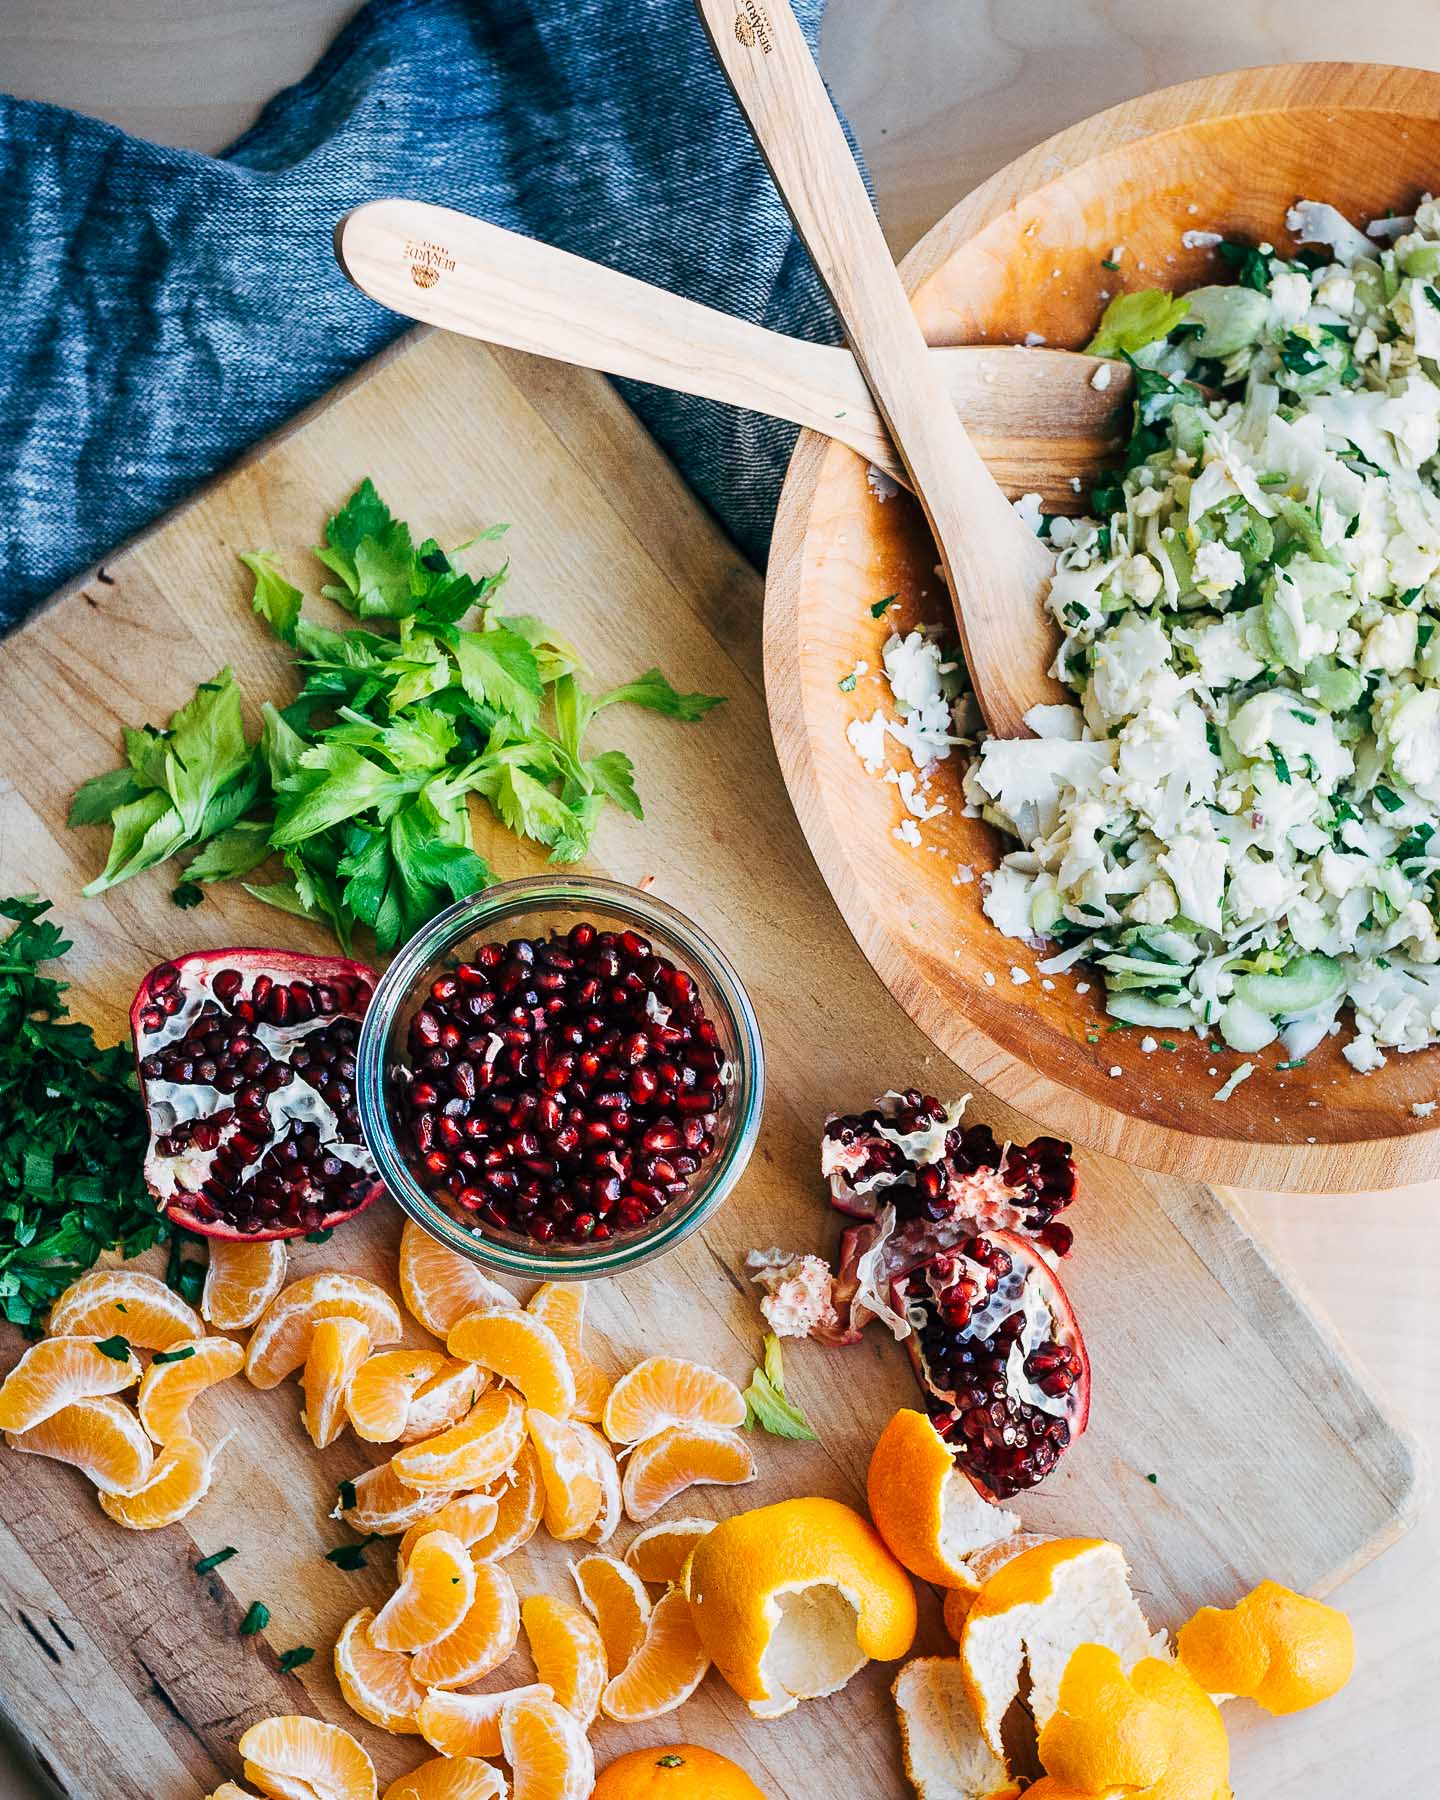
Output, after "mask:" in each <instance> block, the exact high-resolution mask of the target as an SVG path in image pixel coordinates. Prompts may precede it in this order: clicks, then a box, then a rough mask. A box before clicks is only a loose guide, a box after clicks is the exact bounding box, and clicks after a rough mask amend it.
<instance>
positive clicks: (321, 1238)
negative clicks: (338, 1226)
mask: <svg viewBox="0 0 1440 1800" xmlns="http://www.w3.org/2000/svg"><path fill="white" fill-rule="evenodd" d="M334 1235H335V1227H334V1226H333V1225H331V1226H328V1227H327V1228H326V1229H325V1230H324V1231H307V1232H306V1233H305V1242H306V1243H307V1244H328V1243H329V1242H330V1240H331V1238H332V1237H334Z"/></svg>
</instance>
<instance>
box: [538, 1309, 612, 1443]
mask: <svg viewBox="0 0 1440 1800" xmlns="http://www.w3.org/2000/svg"><path fill="white" fill-rule="evenodd" d="M525 1310H526V1312H529V1313H533V1314H534V1315H535V1317H536V1318H537V1319H541V1320H543V1321H544V1323H545V1324H547V1325H548V1326H549V1327H550V1329H551V1330H552V1331H553V1332H554V1333H555V1335H556V1337H557V1338H559V1340H560V1342H561V1344H562V1346H563V1347H564V1350H565V1357H566V1360H567V1361H568V1362H569V1364H570V1373H571V1375H572V1376H573V1377H574V1378H575V1405H574V1407H573V1408H572V1409H571V1417H572V1418H576V1419H584V1420H585V1421H586V1422H587V1423H589V1424H592V1425H598V1424H599V1422H600V1420H601V1419H602V1418H604V1416H605V1402H606V1401H607V1400H608V1399H609V1398H610V1389H611V1387H612V1386H613V1383H612V1382H611V1380H610V1377H609V1376H608V1375H607V1374H606V1373H605V1371H604V1370H603V1369H602V1368H600V1367H599V1366H598V1365H597V1364H595V1363H593V1362H592V1361H591V1360H590V1358H589V1357H588V1356H587V1355H586V1354H585V1348H584V1341H583V1337H584V1329H585V1283H584V1282H583V1281H542V1282H541V1284H540V1286H539V1287H538V1288H536V1290H535V1292H534V1293H533V1294H532V1295H531V1296H530V1298H529V1300H528V1301H527V1302H526V1306H525Z"/></svg>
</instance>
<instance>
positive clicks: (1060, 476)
mask: <svg viewBox="0 0 1440 1800" xmlns="http://www.w3.org/2000/svg"><path fill="white" fill-rule="evenodd" d="M335 254H336V256H337V258H338V259H339V262H340V266H341V268H342V269H343V270H344V272H345V273H346V275H348V276H349V278H350V280H351V281H353V282H354V283H355V285H356V287H358V288H359V289H360V290H361V291H362V292H363V293H366V294H368V295H369V296H370V298H371V299H372V300H378V301H379V302H380V304H381V305H382V306H388V307H389V308H390V310H391V311H392V312H398V313H402V314H403V315H404V316H405V317H406V318H407V319H418V320H420V321H421V322H422V323H423V324H426V325H438V326H441V327H442V328H443V329H444V330H446V331H454V332H458V333H460V334H461V335H462V336H465V337H475V338H482V339H484V341H485V342H486V343H489V344H504V345H505V346H506V347H507V348H508V349H511V350H526V351H530V352H531V353H532V354H535V355H538V356H549V357H552V358H554V359H555V360H556V361H557V362H568V363H578V364H579V365H580V367H581V368H585V369H600V370H603V371H604V373H605V374H607V375H618V376H620V377H622V379H626V380H630V381H648V382H653V383H654V384H655V385H656V386H657V387H666V388H673V389H676V390H677V391H678V392H680V393H683V394H699V395H701V396H702V397H703V398H705V399H707V400H723V401H726V402H728V403H729V404H730V405H731V406H744V407H748V408H749V409H750V410H751V411H752V412H763V413H769V414H771V415H772V416H773V417H775V418H777V419H789V420H790V421H791V422H792V423H794V424H796V425H806V426H809V428H810V429H811V430H812V431H822V432H824V433H825V434H826V436H828V437H832V438H838V439H839V441H840V442H841V443H843V444H848V445H849V446H850V447H851V449H852V450H858V451H859V453H860V455H861V456H863V457H865V459H866V460H867V461H868V462H871V463H873V464H874V465H875V467H876V468H877V469H879V470H881V471H882V473H884V474H886V475H888V476H890V477H891V479H892V480H895V481H898V482H901V483H902V484H903V485H904V486H906V487H908V486H909V485H910V477H909V475H908V473H907V472H906V469H905V465H904V463H903V462H901V460H900V457H899V454H898V452H897V451H896V449H895V446H894V444H893V443H892V442H891V441H890V433H889V432H888V431H887V430H886V427H885V422H884V420H883V419H882V418H881V417H880V414H879V412H878V410H877V409H876V406H875V402H874V400H873V399H872V398H871V396H870V390H869V388H868V387H866V385H865V377H864V376H863V375H862V374H861V373H860V368H859V365H858V364H857V363H856V361H855V358H854V357H853V356H852V355H851V354H850V352H849V351H848V350H843V349H838V348H834V347H832V346H830V345H826V344H811V343H807V342H806V341H805V340H804V339H803V338H792V337H786V336H785V335H784V333H783V332H779V331H767V330H766V329H765V328H764V326H762V325H752V324H750V323H749V322H748V321H747V320H745V319H737V318H735V317H733V316H732V315H731V314H730V313H724V312H717V311H716V309H715V308H714V307H711V306H701V305H700V304H699V303H698V302H697V301H694V300H686V299H683V298H682V297H681V296H680V295H679V294H672V293H669V292H668V291H667V290H666V289H665V288H659V287H654V286H652V285H651V284H650V283H649V282H646V281H637V280H636V279H635V277H634V276H632V275H622V274H620V273H619V272H618V271H617V270H615V269H608V268H606V267H605V266H604V264H603V263H593V262H588V261H586V259H585V258H584V257H582V256H572V255H571V254H570V252H569V251H568V250H556V249H554V248H553V247H552V246H551V245H549V244H542V243H538V242H537V241H536V240H535V239H534V238H528V237H522V236H521V235H520V233H519V232H515V231H506V230H504V229H503V227H501V226H499V225H488V224H486V223H485V221H484V220H483V219H476V218H472V217H471V215H470V214H468V213H462V212H455V211H452V210H451V209H450V208H449V207H446V206H432V205H430V204H429V203H427V202H425V201H423V200H371V201H369V202H367V204H365V205H364V206H358V207H356V209H355V210H354V212H352V213H349V214H347V215H346V217H345V218H343V219H342V220H341V221H340V223H339V225H338V226H337V227H336V229H335ZM927 368H928V370H929V378H930V380H931V381H933V382H935V383H937V385H938V386H939V387H940V389H941V391H942V392H944V393H946V394H948V395H949V397H950V402H951V404H952V405H953V406H954V407H955V409H956V410H957V411H958V412H959V414H960V417H961V418H962V419H963V420H964V422H965V426H966V429H967V430H968V431H969V433H970V435H971V438H972V439H973V441H974V443H975V447H976V449H977V450H978V451H979V453H980V456H981V458H982V460H983V461H984V463H985V465H986V467H987V468H988V469H989V470H990V473H991V474H992V475H993V476H994V478H995V479H996V481H998V482H999V484H1000V486H1001V487H1002V488H1003V489H1004V491H1005V493H1006V494H1007V495H1009V496H1010V497H1011V498H1012V499H1013V498H1017V497H1018V496H1019V495H1021V494H1032V493H1033V494H1039V496H1040V501H1041V505H1042V506H1043V508H1044V510H1045V511H1046V512H1047V513H1077V512H1082V511H1083V510H1084V508H1085V504H1086V497H1087V496H1088V494H1089V490H1090V488H1091V486H1092V485H1093V483H1094V481H1095V480H1096V478H1097V477H1098V476H1099V475H1100V474H1101V473H1102V472H1103V471H1104V470H1106V469H1107V468H1110V467H1112V466H1113V465H1114V464H1115V463H1116V462H1118V460H1119V457H1120V453H1121V450H1122V448H1123V446H1124V443H1125V439H1126V437H1127V436H1128V433H1129V428H1130V400H1131V395H1132V381H1133V377H1132V374H1131V370H1130V367H1129V365H1128V364H1126V363H1123V362H1112V361H1110V360H1109V359H1108V358H1106V357H1100V356H1085V355H1082V354H1081V353H1080V352H1078V351H1075V350H1041V349H1026V348H1023V347H1021V346H1019V345H1008V344H962V345H957V346H954V347H947V348H943V349H933V348H932V349H930V350H929V352H928V363H927ZM1100 369H1105V370H1107V371H1108V374H1106V375H1105V376H1103V377H1102V378H1101V379H1102V385H1101V387H1099V388H1097V387H1095V386H1094V385H1093V379H1094V377H1095V374H1096V372H1097V370H1100Z"/></svg>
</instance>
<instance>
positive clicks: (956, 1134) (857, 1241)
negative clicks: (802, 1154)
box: [816, 1089, 1090, 1500]
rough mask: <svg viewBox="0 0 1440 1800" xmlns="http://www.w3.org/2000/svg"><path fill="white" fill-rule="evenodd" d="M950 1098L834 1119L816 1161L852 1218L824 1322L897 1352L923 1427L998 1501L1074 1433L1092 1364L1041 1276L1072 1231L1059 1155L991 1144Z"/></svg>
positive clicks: (841, 1339) (909, 1099)
mask: <svg viewBox="0 0 1440 1800" xmlns="http://www.w3.org/2000/svg"><path fill="white" fill-rule="evenodd" d="M964 1110H965V1102H964V1101H963V1100H957V1101H952V1102H951V1103H949V1104H948V1105H946V1104H942V1102H940V1101H939V1100H937V1099H935V1098H934V1097H933V1096H931V1095H929V1094H922V1093H920V1092H919V1091H918V1090H916V1089H907V1090H906V1091H905V1092H904V1093H890V1094H886V1095H885V1096H884V1098H883V1099H881V1100H880V1101H878V1102H877V1103H876V1105H875V1106H873V1107H871V1108H869V1109H868V1110H867V1111H865V1112H862V1113H852V1114H847V1115H844V1116H841V1117H837V1118H832V1119H831V1120H829V1122H828V1123H827V1124H826V1127H825V1135H824V1138H823V1140H822V1142H821V1151H820V1166H821V1170H822V1172H823V1174H824V1175H825V1177H826V1180H827V1181H828V1183H829V1187H830V1198H831V1203H832V1204H833V1205H834V1207H835V1208H836V1210H837V1211H839V1212H842V1213H844V1214H845V1215H846V1216H847V1217H848V1218H850V1219H853V1220H855V1221H856V1223H854V1224H852V1225H851V1226H850V1227H849V1228H848V1229H847V1230H846V1232H845V1234H844V1236H843V1238H842V1240H841V1255H840V1266H839V1269H838V1271H837V1273H836V1276H835V1279H834V1283H833V1286H832V1290H831V1297H832V1302H833V1317H834V1318H835V1320H836V1321H837V1323H836V1324H834V1325H830V1324H827V1325H826V1326H824V1327H823V1328H822V1329H821V1330H819V1331H817V1333H816V1335H817V1336H822V1337H825V1338H827V1339H828V1340H829V1341H831V1342H838V1343H854V1342H856V1341H857V1340H858V1339H859V1337H860V1335H861V1333H862V1332H863V1330H864V1328H865V1326H866V1325H867V1324H868V1323H869V1322H870V1320H871V1319H872V1318H876V1317H878V1318H880V1319H882V1320H883V1321H884V1322H885V1324H886V1325H887V1326H888V1327H889V1328H890V1330H891V1332H892V1333H893V1334H894V1335H895V1337H897V1338H898V1339H901V1340H902V1341H904V1342H905V1344H906V1346H907V1348H908V1350H909V1352H910V1356H911V1360H912V1361H913V1363H914V1365H915V1372H916V1374H917V1376H918V1377H919V1380H920V1384H921V1386H922V1387H923V1389H924V1390H925V1404H926V1408H927V1410H928V1412H929V1413H930V1416H931V1418H932V1419H933V1420H934V1422H935V1425H936V1428H937V1430H939V1431H940V1433H941V1435H942V1436H943V1437H944V1438H945V1439H946V1440H947V1442H948V1443H949V1444H950V1445H951V1447H952V1449H953V1450H954V1452H955V1457H956V1461H957V1462H958V1463H959V1465H960V1467H961V1468H963V1469H964V1471H965V1473H966V1474H967V1475H968V1476H969V1477H970V1479H971V1480H972V1481H973V1482H974V1484H975V1486H976V1487H977V1488H978V1489H979V1490H980V1491H981V1492H982V1493H983V1494H985V1495H986V1497H987V1498H989V1499H993V1500H1003V1499H1005V1498H1007V1497H1008V1496H1010V1495H1012V1494H1016V1493H1019V1492H1020V1491H1021V1490H1023V1489H1025V1488H1030V1487H1034V1486H1035V1485H1036V1483H1037V1482H1040V1481H1043V1480H1044V1478H1045V1477H1046V1475H1048V1474H1049V1473H1050V1471H1051V1470H1052V1469H1053V1468H1054V1467H1055V1464H1056V1463H1057V1462H1058V1461H1059V1459H1060V1457H1061V1456H1062V1455H1063V1454H1064V1452H1065V1451H1066V1450H1067V1449H1068V1448H1069V1447H1070V1445H1071V1444H1072V1443H1073V1442H1074V1441H1075V1439H1076V1438H1077V1437H1079V1436H1080V1434H1081V1432H1083V1431H1084V1429H1085V1425H1086V1422H1087V1420H1088V1419H1089V1415H1090V1363H1089V1358H1088V1357H1087V1355H1086V1352H1085V1342H1084V1339H1083V1337H1082V1336H1081V1333H1080V1328H1079V1326H1078V1325H1077V1324H1076V1322H1075V1312H1074V1308H1073V1307H1072V1306H1071V1304H1070V1300H1069V1296H1068V1295H1067V1294H1066V1292H1065V1289H1064V1287H1063V1285H1062V1284H1061V1281H1060V1278H1059V1276H1058V1275H1057V1274H1056V1273H1055V1265H1056V1264H1057V1263H1058V1262H1059V1261H1060V1260H1061V1258H1063V1257H1065V1256H1068V1255H1069V1253H1070V1250H1071V1248H1072V1245H1073V1241H1074V1238H1073V1233H1072V1232H1071V1230H1070V1227H1069V1226H1068V1225H1067V1224H1065V1223H1063V1222H1062V1221H1061V1220H1060V1219H1059V1218H1058V1217H1057V1215H1058V1214H1059V1213H1061V1212H1063V1211H1064V1210H1065V1208H1066V1207H1067V1206H1069V1205H1070V1203H1071V1201H1072V1200H1073V1199H1074V1198H1075V1188H1076V1182H1075V1165H1074V1163H1073V1161H1072V1160H1071V1156H1070V1146H1069V1145H1068V1144H1063V1143H1061V1142H1060V1140H1059V1139H1058V1138H1050V1137H1041V1138H1036V1139H1035V1141H1034V1142H1033V1143H1031V1144H1029V1145H1021V1144H1007V1145H1005V1146H1004V1147H1003V1148H1002V1147H1001V1145H1000V1144H999V1143H998V1142H997V1141H996V1139H995V1135H994V1133H993V1132H992V1131H991V1130H990V1128H989V1126H988V1125H978V1124H977V1125H964V1124H962V1123H961V1117H962V1115H963V1113H964Z"/></svg>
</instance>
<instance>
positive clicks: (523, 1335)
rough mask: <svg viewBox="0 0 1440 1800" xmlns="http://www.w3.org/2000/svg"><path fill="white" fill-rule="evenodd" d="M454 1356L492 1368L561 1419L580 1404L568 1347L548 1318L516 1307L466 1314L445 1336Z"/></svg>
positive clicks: (534, 1403)
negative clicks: (564, 1345)
mask: <svg viewBox="0 0 1440 1800" xmlns="http://www.w3.org/2000/svg"><path fill="white" fill-rule="evenodd" d="M445 1347H446V1349H447V1350H448V1351H449V1352H450V1354H451V1355H452V1356H458V1357H459V1358H460V1359H461V1360H462V1361H463V1362H472V1363H477V1364H478V1365H479V1366H480V1367H481V1368H482V1369H489V1370H490V1372H491V1373H492V1374H493V1375H495V1376H497V1377H498V1378H499V1379H500V1380H501V1381H507V1382H509V1384H510V1385H511V1387H513V1388H518V1389H519V1391H520V1393H521V1394H522V1395H523V1396H524V1398H525V1404H526V1405H527V1406H534V1407H538V1408H539V1410H540V1411H541V1412H547V1413H550V1414H552V1415H553V1416H554V1417H555V1418H557V1419H564V1418H568V1417H569V1415H570V1412H571V1411H572V1409H573V1408H574V1405H575V1377H574V1376H573V1375H572V1374H571V1373H570V1364H569V1362H568V1361H567V1360H566V1357H565V1351H564V1347H563V1346H562V1345H561V1342H560V1340H559V1338H557V1337H556V1335H555V1333H554V1332H553V1331H552V1330H551V1329H550V1327H549V1326H548V1325H546V1324H545V1323H544V1321H543V1320H541V1319H538V1318H536V1317H535V1315H534V1314H533V1313H527V1312H520V1311H518V1310H517V1309H515V1308H513V1307H502V1306H490V1307H483V1308H481V1309H480V1310H479V1311H478V1312H472V1313H467V1314H466V1315H465V1317H464V1318H463V1319H461V1320H460V1322H459V1323H458V1324H457V1325H456V1326H455V1327H454V1328H453V1330H452V1331H451V1332H450V1334H449V1336H448V1337H447V1338H446V1340H445Z"/></svg>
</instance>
